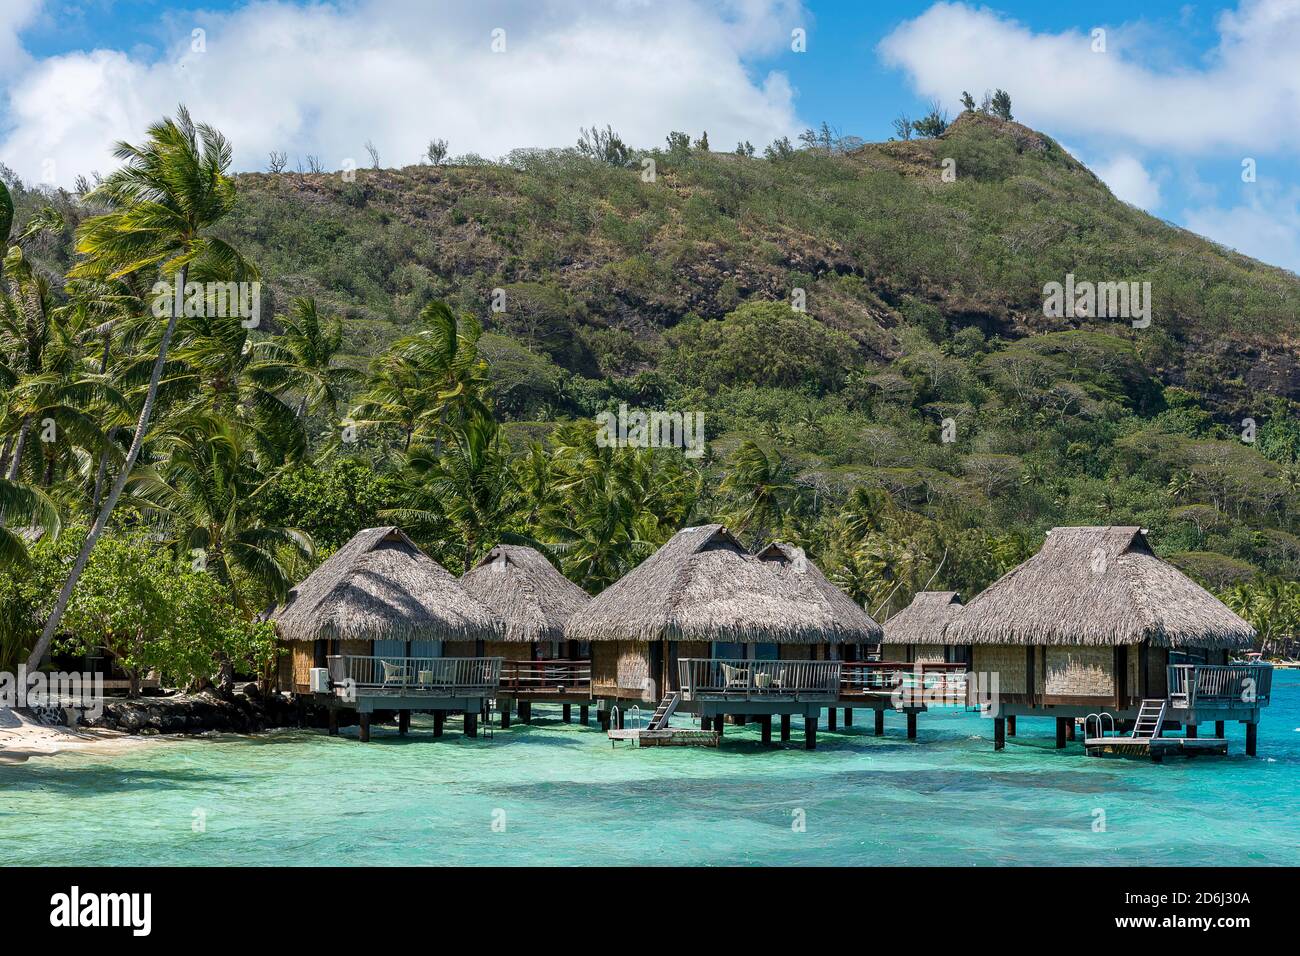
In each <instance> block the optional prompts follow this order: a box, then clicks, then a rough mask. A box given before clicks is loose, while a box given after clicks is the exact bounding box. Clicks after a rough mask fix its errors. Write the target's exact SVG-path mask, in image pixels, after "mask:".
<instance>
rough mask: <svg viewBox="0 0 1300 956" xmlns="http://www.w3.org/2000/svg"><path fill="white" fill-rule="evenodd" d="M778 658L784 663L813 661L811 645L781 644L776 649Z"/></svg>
mask: <svg viewBox="0 0 1300 956" xmlns="http://www.w3.org/2000/svg"><path fill="white" fill-rule="evenodd" d="M776 656H777V657H778V658H779V659H780V660H783V661H810V660H812V645H811V644H781V645H778V647H777V649H776Z"/></svg>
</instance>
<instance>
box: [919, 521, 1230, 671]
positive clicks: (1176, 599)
mask: <svg viewBox="0 0 1300 956" xmlns="http://www.w3.org/2000/svg"><path fill="white" fill-rule="evenodd" d="M1254 639H1255V630H1254V628H1252V627H1251V626H1250V625H1249V624H1247V623H1246V622H1245V621H1243V620H1242V619H1241V618H1239V617H1238V616H1237V615H1236V614H1234V613H1232V611H1230V610H1229V609H1228V608H1227V607H1226V606H1225V605H1224V604H1223V602H1221V601H1220V600H1219V599H1218V598H1216V597H1215V596H1214V595H1212V594H1210V593H1209V592H1208V591H1206V590H1205V589H1204V588H1202V587H1201V586H1200V585H1199V584H1197V583H1196V582H1195V581H1193V580H1192V579H1191V578H1189V577H1187V576H1186V575H1184V574H1183V573H1182V572H1181V571H1179V570H1178V569H1177V568H1175V567H1174V566H1173V565H1171V564H1169V563H1168V562H1165V561H1162V560H1161V559H1160V558H1158V557H1156V555H1155V552H1154V551H1152V549H1151V545H1150V543H1149V542H1148V541H1147V539H1146V535H1145V533H1144V532H1143V531H1142V529H1141V528H1137V527H1109V526H1108V527H1085V528H1053V529H1052V531H1051V532H1049V533H1048V536H1047V541H1046V542H1045V543H1044V544H1043V547H1042V549H1041V550H1040V551H1039V552H1038V554H1036V555H1034V556H1033V557H1032V558H1030V559H1029V560H1028V561H1026V562H1024V563H1023V564H1021V565H1020V566H1019V567H1016V568H1014V569H1012V570H1011V571H1009V572H1007V573H1006V574H1004V575H1003V576H1002V577H1001V578H999V579H998V580H997V581H995V582H994V583H993V584H992V585H990V586H989V587H988V588H987V589H986V590H985V591H983V592H982V593H981V594H979V595H978V596H977V597H975V598H974V599H973V600H972V601H971V602H970V603H969V604H967V605H966V607H965V608H964V609H963V610H962V612H961V613H960V614H958V615H956V616H955V617H954V618H953V620H952V621H951V622H949V624H948V626H947V628H946V629H945V631H944V640H945V642H947V643H949V644H1060V645H1069V644H1074V645H1079V644H1088V645H1106V644H1111V645H1115V644H1140V643H1141V642H1143V641H1150V642H1151V644H1152V645H1154V646H1156V647H1172V648H1183V647H1206V648H1237V647H1248V646H1249V645H1250V644H1251V643H1252V642H1253V641H1254Z"/></svg>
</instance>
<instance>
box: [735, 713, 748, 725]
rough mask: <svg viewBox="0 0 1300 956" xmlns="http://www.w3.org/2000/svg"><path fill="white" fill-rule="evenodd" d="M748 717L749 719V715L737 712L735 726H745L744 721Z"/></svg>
mask: <svg viewBox="0 0 1300 956" xmlns="http://www.w3.org/2000/svg"><path fill="white" fill-rule="evenodd" d="M748 719H749V716H748V715H747V714H737V715H736V726H737V727H744V726H745V721H746V720H748Z"/></svg>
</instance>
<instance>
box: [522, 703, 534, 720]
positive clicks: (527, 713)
mask: <svg viewBox="0 0 1300 956" xmlns="http://www.w3.org/2000/svg"><path fill="white" fill-rule="evenodd" d="M519 722H520V723H521V724H531V723H532V722H533V702H532V701H531V700H521V701H520V702H519Z"/></svg>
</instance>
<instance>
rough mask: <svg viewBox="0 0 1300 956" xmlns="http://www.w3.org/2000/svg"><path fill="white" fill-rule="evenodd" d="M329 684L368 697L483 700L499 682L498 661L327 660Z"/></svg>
mask: <svg viewBox="0 0 1300 956" xmlns="http://www.w3.org/2000/svg"><path fill="white" fill-rule="evenodd" d="M327 663H328V664H329V672H330V681H331V682H332V683H333V684H334V685H335V687H336V688H338V687H352V688H355V689H357V690H361V691H364V692H365V693H367V694H396V695H402V694H407V695H414V696H420V697H484V696H488V695H490V694H493V693H495V692H496V689H497V685H498V684H499V683H500V681H501V658H499V657H359V656H355V655H351V654H343V655H338V656H332V657H330V658H328V660H327Z"/></svg>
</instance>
